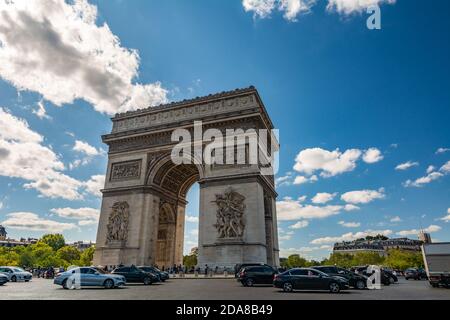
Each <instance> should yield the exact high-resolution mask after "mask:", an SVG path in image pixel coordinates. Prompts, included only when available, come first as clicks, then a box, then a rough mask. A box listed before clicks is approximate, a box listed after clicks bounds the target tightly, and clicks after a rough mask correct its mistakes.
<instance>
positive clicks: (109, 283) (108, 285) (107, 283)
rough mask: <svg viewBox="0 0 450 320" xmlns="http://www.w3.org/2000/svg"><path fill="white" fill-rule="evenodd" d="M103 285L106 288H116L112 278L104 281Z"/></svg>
mask: <svg viewBox="0 0 450 320" xmlns="http://www.w3.org/2000/svg"><path fill="white" fill-rule="evenodd" d="M103 286H104V287H105V289H112V288H114V281H112V280H111V279H107V280H105V282H104V283H103Z"/></svg>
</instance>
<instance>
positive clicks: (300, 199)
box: [297, 196, 307, 202]
mask: <svg viewBox="0 0 450 320" xmlns="http://www.w3.org/2000/svg"><path fill="white" fill-rule="evenodd" d="M306 198H307V196H300V197H298V198H297V200H298V201H299V202H305V200H306Z"/></svg>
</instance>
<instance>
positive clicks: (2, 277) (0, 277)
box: [0, 274, 9, 286]
mask: <svg viewBox="0 0 450 320" xmlns="http://www.w3.org/2000/svg"><path fill="white" fill-rule="evenodd" d="M8 281H9V279H8V277H7V276H5V275H4V274H0V286H2V285H4V284H5V283H7V282H8Z"/></svg>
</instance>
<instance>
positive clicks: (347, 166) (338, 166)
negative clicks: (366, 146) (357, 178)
mask: <svg viewBox="0 0 450 320" xmlns="http://www.w3.org/2000/svg"><path fill="white" fill-rule="evenodd" d="M360 156H361V151H360V150H358V149H349V150H346V151H345V152H343V153H342V152H340V151H339V149H336V150H334V151H328V150H324V149H321V148H310V149H304V150H302V151H300V152H299V154H298V155H297V157H296V159H295V162H296V163H295V165H294V170H296V171H298V172H305V173H306V174H312V173H314V172H315V171H320V172H321V173H320V175H321V176H324V177H330V176H335V175H338V174H341V173H344V172H348V171H352V170H354V169H355V168H356V161H357V160H358V159H359V157H360Z"/></svg>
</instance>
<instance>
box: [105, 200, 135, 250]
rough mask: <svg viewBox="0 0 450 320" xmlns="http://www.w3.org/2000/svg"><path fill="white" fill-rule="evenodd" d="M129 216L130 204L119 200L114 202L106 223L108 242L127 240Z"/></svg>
mask: <svg viewBox="0 0 450 320" xmlns="http://www.w3.org/2000/svg"><path fill="white" fill-rule="evenodd" d="M129 216H130V206H129V204H128V202H126V201H119V202H116V203H114V205H113V206H112V210H111V214H110V215H109V219H108V225H107V230H108V232H107V235H106V239H107V242H108V243H111V242H113V243H114V242H120V241H126V240H127V238H128V222H129Z"/></svg>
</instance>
